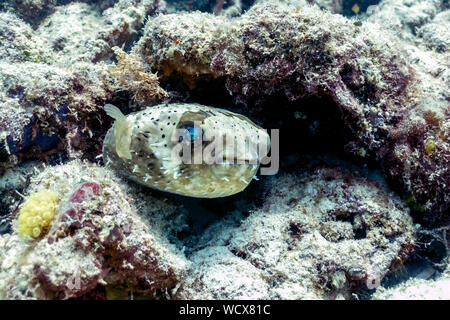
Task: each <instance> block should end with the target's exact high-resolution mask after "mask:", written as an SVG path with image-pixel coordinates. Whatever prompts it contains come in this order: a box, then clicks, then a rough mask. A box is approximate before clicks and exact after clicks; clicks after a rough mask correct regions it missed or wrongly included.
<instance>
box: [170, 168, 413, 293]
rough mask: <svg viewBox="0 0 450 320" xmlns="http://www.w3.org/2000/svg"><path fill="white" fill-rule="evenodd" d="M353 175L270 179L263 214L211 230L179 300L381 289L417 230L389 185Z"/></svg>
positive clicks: (323, 171) (318, 172) (327, 171)
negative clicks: (386, 276) (388, 187)
mask: <svg viewBox="0 0 450 320" xmlns="http://www.w3.org/2000/svg"><path fill="white" fill-rule="evenodd" d="M353 170H354V169H353ZM353 170H350V169H349V170H348V171H345V170H342V169H332V168H321V167H319V168H316V169H314V170H313V173H309V174H305V175H304V176H295V175H287V174H286V175H284V176H278V177H277V178H276V179H275V178H272V179H271V180H269V181H268V182H267V183H268V185H267V186H266V190H268V194H267V195H266V197H265V200H264V203H263V204H262V206H261V207H260V208H259V209H256V210H255V211H253V212H251V213H250V215H249V216H248V217H247V218H246V219H245V220H243V221H239V220H240V218H241V217H239V216H238V217H232V216H230V217H228V218H227V219H225V220H224V221H220V222H218V223H217V224H215V225H213V226H211V227H210V228H209V229H208V230H207V231H206V232H205V234H204V236H203V238H202V239H201V240H200V241H199V243H198V249H199V250H198V251H196V252H194V253H193V254H192V256H191V257H190V260H191V261H192V266H191V269H190V272H189V273H188V276H187V278H186V280H185V281H184V282H183V283H182V285H181V286H180V288H179V289H178V292H177V298H184V299H246V298H249V297H252V298H265V299H268V298H270V299H336V298H342V297H345V298H347V299H348V298H350V296H351V294H352V292H353V290H354V289H355V288H358V287H361V286H362V287H365V288H369V289H373V288H376V287H377V286H379V284H380V282H381V280H382V279H383V277H384V276H385V275H386V274H387V273H388V272H389V270H390V269H391V268H393V267H394V266H395V265H396V264H398V263H402V259H405V258H406V257H407V256H408V255H409V253H410V252H411V250H412V248H413V246H414V243H415V228H416V227H415V226H414V225H413V224H412V220H411V217H410V216H409V215H408V210H407V209H406V208H405V206H404V205H403V204H402V202H401V200H400V199H399V198H397V197H395V196H393V195H392V194H389V192H387V186H386V184H385V183H383V182H382V181H381V180H380V179H379V178H378V179H373V178H371V179H367V178H362V177H361V176H364V175H361V173H360V172H355V171H353Z"/></svg>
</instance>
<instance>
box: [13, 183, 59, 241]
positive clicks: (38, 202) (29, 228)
mask: <svg viewBox="0 0 450 320" xmlns="http://www.w3.org/2000/svg"><path fill="white" fill-rule="evenodd" d="M57 201H58V195H57V194H56V193H54V192H53V191H51V190H40V191H38V192H36V193H33V194H32V195H31V196H30V197H29V198H28V199H27V201H25V203H24V205H23V207H22V209H20V215H19V218H18V219H17V224H18V230H19V233H20V234H21V235H24V236H31V237H33V238H37V237H39V236H40V235H41V234H43V233H44V231H45V229H46V228H48V226H49V225H50V223H51V222H52V221H53V218H54V216H55V206H56V203H57Z"/></svg>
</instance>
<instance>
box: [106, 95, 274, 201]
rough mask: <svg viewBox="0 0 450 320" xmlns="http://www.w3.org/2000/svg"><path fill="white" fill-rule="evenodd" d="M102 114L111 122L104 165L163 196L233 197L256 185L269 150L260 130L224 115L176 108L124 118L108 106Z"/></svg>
mask: <svg viewBox="0 0 450 320" xmlns="http://www.w3.org/2000/svg"><path fill="white" fill-rule="evenodd" d="M104 109H105V111H106V113H107V114H108V115H109V116H111V117H112V118H114V119H115V122H114V124H113V126H112V127H111V128H110V129H109V131H108V132H107V134H106V137H105V139H104V142H103V158H104V160H105V162H106V164H107V165H108V166H111V167H112V168H113V169H115V170H116V171H117V172H118V173H119V174H122V175H124V176H126V177H127V178H129V179H131V180H133V181H135V182H138V183H140V184H143V185H145V186H148V187H151V188H154V189H158V190H161V191H165V192H170V193H176V194H179V195H184V196H190V197H197V198H217V197H225V196H229V195H232V194H235V193H238V192H240V191H242V190H244V189H245V188H246V187H247V186H248V184H249V183H250V181H251V180H252V179H256V172H257V170H258V168H259V165H260V163H261V159H262V158H263V157H264V156H266V155H267V152H268V151H269V148H270V138H269V135H268V133H267V132H266V131H265V130H264V129H262V128H261V127H259V126H258V125H256V124H255V123H253V122H252V121H251V120H249V119H248V118H246V117H245V116H243V115H240V114H237V113H233V112H231V111H228V110H224V109H219V108H213V107H207V106H203V105H199V104H186V103H181V104H178V103H176V104H163V105H157V106H153V107H147V108H146V109H144V110H142V111H138V112H134V113H131V114H128V115H126V116H125V115H124V114H123V113H122V112H121V111H120V110H119V109H118V108H117V107H115V106H113V105H111V104H107V105H106V106H105V108H104ZM219 142H220V143H219ZM185 146H187V148H184V147H185ZM208 149H209V151H208ZM206 151H208V152H206ZM186 159H187V160H188V161H185V160H186ZM212 160H213V161H212Z"/></svg>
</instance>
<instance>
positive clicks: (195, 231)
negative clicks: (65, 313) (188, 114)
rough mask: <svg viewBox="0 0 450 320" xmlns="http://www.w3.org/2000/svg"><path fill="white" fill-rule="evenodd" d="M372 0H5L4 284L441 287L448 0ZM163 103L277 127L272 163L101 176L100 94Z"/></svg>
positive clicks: (10, 293)
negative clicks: (213, 184) (217, 171)
mask: <svg viewBox="0 0 450 320" xmlns="http://www.w3.org/2000/svg"><path fill="white" fill-rule="evenodd" d="M355 3H358V4H359V5H360V6H359V9H358V8H355V9H354V10H352V9H351V6H352V5H353V4H355ZM372 3H373V4H375V3H378V1H352V3H351V4H350V2H347V1H342V0H277V1H268V0H255V1H253V0H229V1H223V0H192V1H174V0H166V1H163V0H118V1H111V0H101V1H91V0H80V1H72V0H5V1H2V2H1V3H0V299H70V298H81V299H89V298H91V299H92V298H95V299H117V298H119V299H128V298H129V299H132V298H134V297H137V296H142V297H146V298H152V299H155V298H156V299H173V298H175V299H180V298H185V299H213V298H214V299H218V298H221V299H352V298H373V299H398V298H401V299H404V298H405V299H430V298H439V299H448V290H446V289H447V287H448V285H449V284H448V273H449V272H448V270H449V269H448V248H449V245H448V244H449V241H450V238H449V237H450V233H449V232H448V226H449V223H450V215H449V212H450V145H449V142H450V137H449V132H450V109H449V104H448V102H449V100H450V87H449V86H448V83H449V82H450V81H449V80H450V76H449V75H450V73H449V61H450V60H449V55H450V51H449V48H450V34H449V32H448V31H447V30H448V29H449V12H450V11H449V9H450V7H449V4H448V1H445V0H382V1H380V3H379V4H378V5H375V6H370V7H368V5H369V4H372ZM366 9H367V11H366ZM195 10H200V11H202V12H198V11H196V12H194V11H195ZM339 13H341V14H343V15H345V16H347V17H349V16H352V17H350V18H346V17H344V16H343V15H341V14H339ZM163 102H164V103H173V104H186V103H198V104H202V105H210V106H212V107H219V108H224V109H227V110H230V111H233V112H236V113H239V114H242V115H244V116H245V117H248V118H249V119H251V120H252V121H255V123H257V124H258V125H261V126H262V127H264V128H280V129H281V130H280V131H281V147H280V152H281V162H280V165H281V168H280V172H281V174H279V175H277V176H273V177H262V178H261V181H259V182H255V181H254V182H252V183H251V184H250V185H249V187H248V188H246V190H244V191H243V192H242V193H241V194H237V195H233V196H231V197H229V198H225V199H221V200H218V199H187V198H183V197H181V196H177V195H172V194H166V193H163V192H159V191H156V190H149V189H146V188H145V187H141V186H140V185H138V184H136V183H133V182H130V181H126V180H122V179H121V178H118V177H116V176H115V175H114V173H113V172H112V171H111V170H110V169H111V168H110V167H109V164H108V159H102V144H103V141H104V138H105V135H106V133H107V131H108V129H110V128H111V126H112V120H111V119H110V118H109V117H108V116H107V115H106V113H105V110H104V106H105V104H109V103H111V104H115V105H117V106H118V107H119V108H120V109H121V110H122V111H123V112H124V113H125V114H128V113H130V112H134V111H141V110H144V109H145V108H146V107H149V108H152V107H154V106H155V105H157V104H160V103H163ZM155 109H156V108H155ZM308 144H309V145H314V147H311V148H309V145H308ZM310 152H311V154H310ZM328 152H330V153H331V154H332V157H336V158H338V160H336V161H335V162H332V161H331V162H330V161H328V160H327V161H323V159H322V157H323V155H324V153H326V154H327V156H328ZM333 159H334V158H333ZM348 160H349V161H352V162H353V164H352V165H349V164H348V162H347V161H348ZM315 161H317V163H319V164H320V165H317V163H316V162H315ZM369 168H370V169H369ZM372 168H375V169H376V170H380V171H381V173H379V172H378V171H372ZM381 174H382V175H383V176H381ZM389 188H392V189H389ZM42 190H50V191H42ZM49 192H51V193H49ZM41 200H45V201H44V206H40V205H37V204H36V203H37V202H41ZM410 213H411V215H410ZM41 218H42V219H41ZM435 227H436V228H435ZM408 259H409V260H408ZM408 263H409V264H410V265H408ZM446 265H447V267H446ZM444 270H445V271H444ZM399 273H405V274H406V275H404V277H403V276H399V275H398V274H399ZM397 277H398V279H397ZM401 281H404V282H403V283H401ZM374 289H376V290H374ZM372 293H373V294H372ZM371 294H372V296H371Z"/></svg>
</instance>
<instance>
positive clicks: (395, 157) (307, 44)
mask: <svg viewBox="0 0 450 320" xmlns="http://www.w3.org/2000/svg"><path fill="white" fill-rule="evenodd" d="M381 35H382V36H381ZM133 52H134V53H135V54H137V55H140V56H141V57H142V59H143V60H144V61H145V62H146V63H148V64H149V65H151V66H152V67H153V68H154V70H157V71H158V72H160V74H161V76H162V80H163V82H167V81H169V80H170V77H171V76H172V75H173V74H177V75H178V76H179V77H182V79H183V80H184V81H185V83H186V84H187V85H188V86H189V87H190V88H194V87H195V83H196V82H200V81H201V80H204V79H205V78H206V79H210V80H214V79H224V81H225V84H226V88H227V90H228V91H229V92H230V94H232V95H233V97H234V101H235V102H236V103H241V104H244V105H246V106H247V107H248V108H249V109H251V107H253V108H257V107H258V105H259V104H260V103H261V102H262V101H264V100H265V99H268V98H269V97H270V96H274V95H280V94H281V95H283V96H285V97H286V98H287V99H288V100H290V101H299V102H301V101H302V99H305V98H306V97H311V96H321V97H323V96H328V97H331V98H332V99H333V101H334V102H335V103H336V105H337V107H338V108H340V110H341V113H342V117H343V119H345V123H346V125H347V126H350V129H351V130H352V131H353V132H354V135H353V137H352V140H351V141H349V142H348V144H347V149H348V150H349V152H351V153H354V154H356V155H359V156H362V157H363V158H366V159H374V160H376V161H380V163H381V166H382V167H383V168H384V172H385V174H386V176H387V177H388V179H389V180H390V181H392V183H393V186H394V187H396V188H397V189H398V190H400V191H402V193H403V194H404V195H405V198H410V199H411V200H410V202H412V203H414V206H413V207H414V208H419V210H416V211H417V212H418V213H419V214H420V215H423V216H424V219H425V220H427V221H428V223H431V224H433V223H438V221H439V219H440V218H441V217H442V215H444V214H446V213H447V212H448V210H449V203H450V199H449V198H448V195H449V194H450V190H449V188H450V185H449V184H448V183H447V182H448V181H449V180H450V172H449V167H450V166H449V161H450V149H449V146H448V139H449V137H448V132H449V131H448V126H449V120H448V105H447V102H446V98H445V97H448V95H447V94H446V91H442V90H445V89H435V90H434V92H435V93H436V94H438V93H439V94H441V95H443V97H442V98H439V97H436V99H435V100H434V101H433V104H432V105H430V103H429V102H430V100H429V99H428V98H427V94H425V93H424V92H423V91H429V90H427V89H430V88H431V86H429V84H428V83H427V82H426V81H422V78H420V77H419V76H418V74H417V73H416V72H414V71H415V69H414V68H413V67H412V63H411V62H410V61H409V59H408V58H407V55H406V49H405V48H404V47H403V45H402V42H401V41H399V40H397V39H396V38H394V37H393V36H392V35H390V34H389V33H386V32H383V31H382V30H381V29H380V28H379V27H378V26H377V25H375V24H372V23H364V22H360V21H357V22H352V21H349V20H347V19H345V18H343V17H342V16H338V15H332V14H330V13H327V12H323V11H321V10H319V9H318V8H317V7H300V6H297V7H293V6H288V5H280V4H264V5H256V6H253V7H252V8H251V9H250V10H249V11H248V12H247V13H245V14H243V15H242V16H241V17H239V18H237V19H235V20H232V21H228V20H225V19H224V18H222V17H217V16H212V15H209V14H205V13H183V14H168V15H162V16H158V17H156V18H155V19H152V20H150V21H149V22H148V23H147V24H146V26H145V32H144V36H143V37H142V38H141V39H140V40H139V42H138V44H137V45H136V46H135V47H134V48H133ZM447 73H448V72H446V74H447ZM446 77H447V76H442V78H444V79H445V78H446ZM427 78H428V77H426V78H425V79H427ZM217 81H219V80H217ZM434 82H439V83H440V85H441V86H444V87H445V85H444V83H443V82H442V80H441V79H434ZM438 88H439V87H438ZM436 91H439V92H436ZM273 107H274V110H273V111H274V112H276V110H277V108H278V106H273ZM264 112H265V113H270V112H271V110H270V109H269V110H268V109H267V108H266V109H264ZM429 140H432V142H431V143H432V144H433V146H434V147H433V148H432V149H433V150H434V151H432V152H430V151H429V150H430V148H429V147H427V145H428V144H429V143H430V142H428V141H429ZM427 150H428V151H427Z"/></svg>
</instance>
